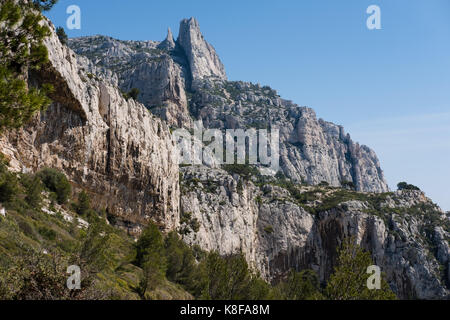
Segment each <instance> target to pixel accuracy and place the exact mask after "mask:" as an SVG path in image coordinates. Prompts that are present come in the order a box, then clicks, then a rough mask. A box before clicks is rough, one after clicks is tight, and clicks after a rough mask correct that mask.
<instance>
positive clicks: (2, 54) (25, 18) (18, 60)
mask: <svg viewBox="0 0 450 320" xmlns="http://www.w3.org/2000/svg"><path fill="white" fill-rule="evenodd" d="M37 2H39V5H42V6H43V7H42V8H43V9H46V8H51V5H50V4H49V3H47V4H43V3H42V2H48V1H37ZM37 2H29V1H18V2H17V3H16V2H15V1H12V0H6V1H4V2H3V3H2V4H1V5H0V25H2V27H1V28H0V39H1V40H0V132H1V131H2V130H4V129H7V128H18V127H21V126H22V125H23V124H24V123H26V122H27V121H28V120H29V119H30V118H31V117H32V116H33V115H34V113H36V112H37V111H39V110H42V109H44V108H45V107H46V106H48V105H49V104H50V102H51V100H50V99H49V98H48V95H49V94H50V93H51V91H52V86H50V85H48V84H45V85H42V86H41V87H38V88H33V87H29V86H28V83H27V79H28V74H29V72H31V71H33V70H40V69H42V68H43V67H44V66H45V65H46V63H48V51H47V48H46V47H45V45H44V43H43V40H44V39H45V38H46V37H48V36H49V35H50V29H49V28H48V27H47V26H46V25H45V24H41V20H42V19H43V16H42V15H41V14H40V13H39V12H36V11H35V10H34V8H35V7H34V6H35V5H37Z"/></svg>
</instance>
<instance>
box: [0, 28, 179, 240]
mask: <svg viewBox="0 0 450 320" xmlns="http://www.w3.org/2000/svg"><path fill="white" fill-rule="evenodd" d="M46 46H47V48H48V49H49V59H50V63H49V65H48V67H47V68H46V70H43V72H42V73H40V74H35V75H32V78H33V80H34V81H39V82H48V83H52V84H53V85H54V87H55V89H56V90H55V94H54V95H53V96H52V100H53V101H54V102H53V104H52V105H51V106H50V107H49V108H48V109H47V110H46V111H45V112H41V114H39V115H38V116H36V117H35V119H34V120H33V121H32V122H31V123H30V124H29V125H27V126H26V127H24V128H23V129H21V130H19V131H14V132H9V133H7V134H6V135H4V136H2V137H1V140H0V151H1V152H2V153H4V154H6V155H7V156H8V157H9V158H10V161H11V165H12V167H13V168H15V169H16V170H22V171H23V170H27V169H28V170H29V169H32V170H38V169H39V168H42V167H55V168H59V169H62V170H63V171H64V172H65V173H66V174H67V175H68V177H69V178H70V179H71V181H72V182H73V183H74V184H75V185H76V186H77V187H82V188H84V189H87V190H88V191H89V192H90V193H91V194H93V197H94V198H95V204H96V205H97V206H98V207H99V208H105V209H106V211H107V213H108V215H109V216H111V217H114V219H115V220H116V224H117V225H120V226H124V227H126V228H127V229H129V230H130V231H131V232H135V233H137V232H139V229H140V227H141V226H142V225H144V224H146V223H147V222H148V221H149V219H154V220H155V221H159V222H160V223H161V224H162V225H163V226H165V227H166V228H167V229H171V228H174V227H176V226H177V224H178V219H179V214H178V207H179V206H178V203H179V186H178V165H177V160H176V157H177V155H176V152H175V148H174V144H173V141H172V139H171V135H170V132H169V130H168V127H167V125H166V124H165V123H164V122H163V121H161V120H160V119H158V118H156V117H155V116H153V115H152V114H151V113H150V112H149V111H148V110H147V109H146V108H145V107H144V106H143V105H141V104H140V103H137V102H135V101H134V100H132V99H129V100H128V101H126V100H125V99H124V98H123V97H122V94H121V93H120V92H119V90H118V89H117V88H116V87H114V86H113V85H111V84H110V83H108V82H102V81H98V80H96V79H95V78H93V77H91V78H90V77H89V76H87V75H86V73H85V72H83V71H82V69H80V67H79V65H78V64H77V59H76V57H75V54H74V52H73V51H72V50H70V49H68V48H67V47H64V46H62V45H61V44H60V42H59V40H58V38H57V36H56V34H55V33H53V34H52V36H51V37H50V38H49V39H48V40H47V42H46Z"/></svg>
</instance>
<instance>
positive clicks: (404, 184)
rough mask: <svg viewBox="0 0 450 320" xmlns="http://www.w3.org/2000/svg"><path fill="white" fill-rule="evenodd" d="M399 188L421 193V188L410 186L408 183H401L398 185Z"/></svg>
mask: <svg viewBox="0 0 450 320" xmlns="http://www.w3.org/2000/svg"><path fill="white" fill-rule="evenodd" d="M397 188H398V190H416V191H420V188H419V187H416V186H415V185H412V184H408V183H406V182H400V183H398V184H397Z"/></svg>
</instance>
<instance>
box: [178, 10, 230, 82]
mask: <svg viewBox="0 0 450 320" xmlns="http://www.w3.org/2000/svg"><path fill="white" fill-rule="evenodd" d="M177 42H178V43H179V44H180V46H181V48H183V50H184V52H185V54H186V56H187V59H188V61H189V66H190V68H191V73H192V78H193V79H202V78H205V77H213V78H218V79H221V80H226V79H227V76H226V74H225V67H224V66H223V64H222V62H221V61H220V59H219V57H218V55H217V53H216V51H215V50H214V48H213V46H212V45H210V44H209V43H208V42H206V40H205V39H204V38H203V35H202V33H201V32H200V26H199V24H198V21H197V20H196V19H195V18H190V19H183V20H181V22H180V33H179V34H178V39H177Z"/></svg>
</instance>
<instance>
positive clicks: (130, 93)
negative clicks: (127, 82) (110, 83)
mask: <svg viewBox="0 0 450 320" xmlns="http://www.w3.org/2000/svg"><path fill="white" fill-rule="evenodd" d="M122 95H123V97H124V98H125V100H128V99H130V98H131V99H133V100H137V98H138V96H139V89H137V88H133V89H131V90H130V91H128V92H123V91H122Z"/></svg>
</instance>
